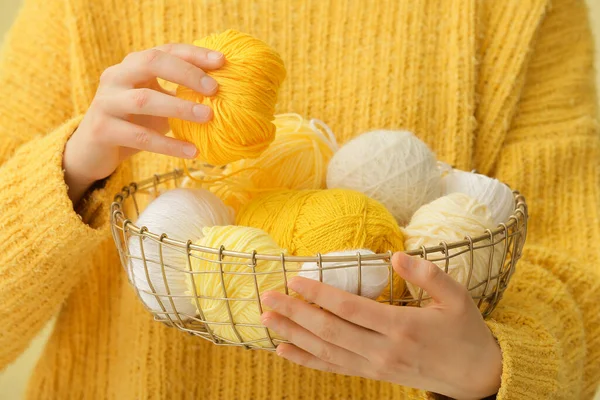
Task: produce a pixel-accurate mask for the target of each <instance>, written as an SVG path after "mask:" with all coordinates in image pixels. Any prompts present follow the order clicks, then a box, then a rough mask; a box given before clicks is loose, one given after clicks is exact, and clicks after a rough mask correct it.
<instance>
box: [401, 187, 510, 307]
mask: <svg viewBox="0 0 600 400" xmlns="http://www.w3.org/2000/svg"><path fill="white" fill-rule="evenodd" d="M494 228H495V224H494V221H493V220H492V217H491V214H490V211H489V210H488V208H487V206H486V205H484V204H481V203H479V202H478V201H477V200H475V199H473V198H472V197H470V196H468V195H466V194H464V193H452V194H449V195H446V196H443V197H440V198H439V199H437V200H434V201H433V202H431V203H429V204H426V205H424V206H423V207H421V208H419V209H418V210H417V212H416V213H415V214H414V215H413V217H412V219H411V221H410V224H409V225H408V226H407V227H406V228H405V229H403V231H404V235H405V243H404V246H405V249H406V250H420V249H421V247H422V246H425V247H430V246H438V245H439V244H440V243H442V242H446V243H450V242H457V241H462V240H464V239H465V237H466V236H470V237H473V238H475V237H477V236H481V235H483V234H485V230H486V229H494ZM489 243H490V242H489V240H487V241H484V242H478V243H475V244H474V247H479V246H483V245H487V244H489ZM503 249H504V242H503V241H502V242H500V243H498V244H497V245H495V246H494V259H493V265H492V269H491V271H490V274H491V276H492V277H494V276H497V275H498V273H499V271H500V267H501V261H502V253H503ZM491 251H492V249H491V247H484V248H480V249H475V250H474V251H473V273H472V275H471V280H470V281H469V282H468V277H469V266H470V252H469V251H468V246H464V247H460V248H457V249H453V250H449V252H450V254H451V255H452V254H457V253H459V252H463V254H460V255H457V256H455V257H453V258H451V259H450V261H449V264H448V274H449V275H450V276H451V277H452V278H454V279H455V280H456V281H457V282H459V283H461V284H462V285H464V286H465V287H467V284H468V288H469V289H471V288H474V287H475V286H477V285H478V284H480V283H482V282H486V281H487V279H488V275H489V274H488V263H489V258H490V252H491ZM430 257H431V258H432V260H431V261H432V262H434V263H435V264H436V265H437V266H438V267H440V268H442V269H445V266H446V261H445V260H440V261H434V260H433V258H442V257H444V255H442V254H440V255H437V254H435V255H432V256H430ZM496 282H497V281H496V279H491V280H490V282H489V285H488V288H487V290H486V293H485V294H488V293H490V292H491V291H492V289H493V288H494V285H495V284H496ZM407 286H408V288H409V290H410V292H411V294H412V295H413V297H415V298H418V295H419V289H418V288H416V287H414V286H413V285H411V284H410V283H408V282H407ZM484 288H485V284H482V285H480V286H479V287H477V288H476V289H474V290H472V291H470V294H471V296H480V295H482V294H484ZM426 296H427V295H426V293H425V292H424V293H423V298H425V297H426ZM424 303H427V302H424Z"/></svg>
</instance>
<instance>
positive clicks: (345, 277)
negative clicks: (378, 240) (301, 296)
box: [298, 249, 389, 299]
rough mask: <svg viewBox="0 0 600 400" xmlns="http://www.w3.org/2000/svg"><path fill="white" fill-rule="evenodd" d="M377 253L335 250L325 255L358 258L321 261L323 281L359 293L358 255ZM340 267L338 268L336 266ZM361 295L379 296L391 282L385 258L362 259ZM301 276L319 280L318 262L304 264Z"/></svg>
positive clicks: (372, 297) (361, 250)
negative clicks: (353, 258)
mask: <svg viewBox="0 0 600 400" xmlns="http://www.w3.org/2000/svg"><path fill="white" fill-rule="evenodd" d="M358 253H360V254H362V255H366V254H375V253H373V252H372V251H371V250H363V249H360V250H346V251H334V252H331V253H327V254H325V256H356V260H352V261H346V262H331V261H323V262H321V267H322V269H323V271H322V272H323V283H326V284H327V285H330V286H333V287H336V288H338V289H341V290H345V291H346V292H349V293H352V294H358V256H357V254H358ZM336 267H338V268H336ZM360 272H361V274H360V275H361V281H360V295H361V296H363V297H368V298H370V299H376V298H377V297H379V295H380V294H381V292H382V291H383V289H384V288H385V287H386V286H387V284H388V282H389V268H388V265H387V264H386V263H385V262H384V261H383V260H373V261H364V262H363V261H361V268H360ZM298 275H299V276H302V277H304V278H309V279H314V280H316V281H318V280H319V266H318V265H317V263H316V262H306V263H304V264H303V265H302V269H301V271H300V273H299V274H298Z"/></svg>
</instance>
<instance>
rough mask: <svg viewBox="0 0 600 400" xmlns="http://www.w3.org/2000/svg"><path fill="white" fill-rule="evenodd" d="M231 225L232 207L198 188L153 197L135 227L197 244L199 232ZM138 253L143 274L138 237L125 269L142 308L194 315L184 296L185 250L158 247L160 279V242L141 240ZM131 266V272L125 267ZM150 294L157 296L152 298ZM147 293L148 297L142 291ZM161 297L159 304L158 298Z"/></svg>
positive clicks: (134, 238)
mask: <svg viewBox="0 0 600 400" xmlns="http://www.w3.org/2000/svg"><path fill="white" fill-rule="evenodd" d="M232 223H233V213H232V211H231V209H230V208H229V207H227V206H225V204H223V202H222V201H221V200H220V199H219V198H218V197H217V196H215V195H214V194H212V193H210V192H209V191H207V190H202V189H173V190H170V191H167V192H165V193H163V194H161V195H160V196H158V197H157V198H156V199H155V200H154V201H152V202H151V203H150V204H149V205H148V207H146V209H145V210H144V211H143V212H142V213H141V214H140V216H139V218H138V220H137V222H136V225H137V226H138V227H140V228H141V227H144V226H145V227H146V228H148V231H150V232H152V233H155V234H158V235H161V234H163V233H165V234H166V235H168V237H169V238H170V239H175V240H180V241H183V242H186V241H188V240H199V239H201V238H202V237H203V233H202V229H203V228H204V227H207V226H215V225H229V224H232ZM142 242H143V250H144V256H145V259H146V265H147V268H148V276H149V277H150V279H149V280H148V278H147V277H146V272H145V270H144V261H142V260H141V257H142V248H141V247H140V237H137V236H132V237H131V238H130V239H129V244H128V247H129V253H130V255H131V258H130V260H131V261H130V266H128V270H127V272H128V274H129V278H130V280H131V282H132V283H133V284H134V285H135V286H136V287H137V288H138V289H139V295H140V297H141V299H142V301H143V302H144V304H145V305H146V306H147V307H148V308H149V309H150V310H152V311H153V312H159V313H160V312H163V310H162V308H161V303H162V305H163V307H164V308H165V311H166V313H168V314H169V316H170V317H171V318H176V316H175V311H177V313H179V314H180V316H181V317H182V318H188V317H193V316H194V315H195V314H196V308H195V307H194V305H193V304H192V302H191V301H190V299H189V296H187V295H186V291H187V285H186V280H188V279H189V277H188V276H187V275H188V274H186V273H184V272H182V271H187V270H188V265H187V254H186V251H185V250H184V249H180V248H174V247H170V246H168V245H164V244H163V246H162V248H163V251H162V256H163V262H164V265H165V277H166V284H165V279H164V278H163V274H162V268H161V265H160V253H159V243H158V242H157V241H155V240H152V239H150V238H148V237H145V238H143V240H142ZM129 267H131V268H129ZM150 285H152V287H153V288H154V293H157V294H158V295H161V296H155V295H154V294H152V292H153V291H152V288H151V287H150ZM167 287H168V289H169V292H170V294H171V295H173V296H181V297H172V300H173V304H174V306H175V309H173V306H172V305H171V302H170V301H169V297H168V296H167V295H168V293H167ZM144 291H146V292H149V293H145V292H144ZM157 298H158V299H160V303H159V300H158V299H157Z"/></svg>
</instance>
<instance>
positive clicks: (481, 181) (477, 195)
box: [442, 170, 515, 226]
mask: <svg viewBox="0 0 600 400" xmlns="http://www.w3.org/2000/svg"><path fill="white" fill-rule="evenodd" d="M442 187H443V192H444V194H450V193H464V194H467V195H469V196H471V197H473V198H474V199H475V200H477V201H478V202H480V203H482V204H485V205H486V206H488V208H489V210H490V212H491V213H492V219H493V220H494V224H495V225H496V226H497V225H498V224H500V223H502V222H504V223H506V222H508V218H509V217H510V216H511V215H512V214H513V212H514V211H515V196H514V194H513V192H512V190H510V188H509V187H508V186H507V185H505V184H504V183H502V182H500V181H499V180H497V179H493V178H490V177H487V176H485V175H481V174H476V173H472V172H466V171H461V170H452V171H451V172H449V173H448V175H446V176H445V177H444V178H443V179H442Z"/></svg>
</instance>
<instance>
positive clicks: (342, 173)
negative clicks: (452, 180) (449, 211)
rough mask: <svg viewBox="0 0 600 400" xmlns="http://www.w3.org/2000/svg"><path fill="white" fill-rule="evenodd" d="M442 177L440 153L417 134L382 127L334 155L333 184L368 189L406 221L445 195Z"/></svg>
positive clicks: (330, 177)
mask: <svg viewBox="0 0 600 400" xmlns="http://www.w3.org/2000/svg"><path fill="white" fill-rule="evenodd" d="M440 179H441V178H440V171H439V170H438V168H437V160H436V158H435V155H434V154H433V153H432V152H431V150H429V148H428V147H427V145H426V144H425V143H423V142H422V141H421V140H420V139H418V138H417V137H416V136H415V135H414V134H413V133H411V132H408V131H392V130H376V131H371V132H367V133H364V134H362V135H360V136H358V137H356V138H354V139H352V140H351V141H349V142H348V143H346V144H345V145H344V146H342V148H341V149H340V150H339V151H338V152H337V153H336V154H335V155H334V156H333V158H332V159H331V161H330V163H329V167H328V172H327V187H328V188H345V189H353V190H357V191H359V192H362V193H365V194H366V195H368V196H369V197H372V198H374V199H375V200H378V201H380V202H381V203H382V204H383V205H385V206H386V207H387V209H388V210H390V212H391V213H392V215H393V216H394V217H395V218H396V219H397V220H398V223H399V224H400V225H405V224H406V223H408V221H409V220H410V217H411V216H412V214H413V213H414V212H415V211H416V210H417V209H418V208H419V207H420V206H422V205H423V204H426V203H428V202H430V201H432V200H433V199H436V198H437V197H439V196H440V195H441V186H440Z"/></svg>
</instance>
